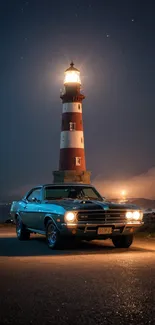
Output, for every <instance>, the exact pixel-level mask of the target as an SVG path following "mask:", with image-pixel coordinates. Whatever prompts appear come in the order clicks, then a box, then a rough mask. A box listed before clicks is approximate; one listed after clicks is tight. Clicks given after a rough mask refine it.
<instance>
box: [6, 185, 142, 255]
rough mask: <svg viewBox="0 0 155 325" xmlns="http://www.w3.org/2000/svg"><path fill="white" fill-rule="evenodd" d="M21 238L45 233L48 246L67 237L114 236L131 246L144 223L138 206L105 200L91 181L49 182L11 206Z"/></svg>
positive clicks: (117, 242) (120, 243)
mask: <svg viewBox="0 0 155 325" xmlns="http://www.w3.org/2000/svg"><path fill="white" fill-rule="evenodd" d="M10 214H11V218H12V219H13V220H14V222H15V224H16V233H17V238H18V239H19V240H26V239H29V238H30V234H31V233H38V234H42V235H45V236H46V240H47V244H48V247H49V248H52V249H54V248H57V247H60V246H61V245H62V244H63V241H65V239H67V238H68V239H69V240H71V239H73V238H74V239H75V238H77V239H80V240H88V241H90V240H94V239H102V240H103V239H107V238H111V239H112V242H113V244H114V246H115V247H119V248H128V247H130V245H131V244H132V241H133V233H134V232H135V230H136V229H137V228H138V227H140V226H141V225H142V224H143V212H142V210H141V209H139V208H138V207H137V206H134V205H130V204H129V205H128V204H119V203H117V204H116V203H112V202H106V200H105V199H104V198H103V197H102V196H101V195H100V194H99V193H98V191H97V190H96V189H95V187H94V186H92V185H90V184H89V185H85V184H46V185H41V186H37V187H35V188H33V189H31V190H30V191H29V192H28V193H27V194H26V195H25V196H24V197H23V198H22V199H21V201H14V202H13V203H12V205H11V209H10Z"/></svg>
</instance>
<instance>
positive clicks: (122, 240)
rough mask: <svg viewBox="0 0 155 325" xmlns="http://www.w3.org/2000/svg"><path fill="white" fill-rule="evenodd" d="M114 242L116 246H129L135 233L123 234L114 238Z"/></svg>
mask: <svg viewBox="0 0 155 325" xmlns="http://www.w3.org/2000/svg"><path fill="white" fill-rule="evenodd" d="M112 242H113V244H114V246H115V247H116V248H129V247H130V246H131V244H132V242H133V235H132V234H131V235H122V236H116V237H113V238H112Z"/></svg>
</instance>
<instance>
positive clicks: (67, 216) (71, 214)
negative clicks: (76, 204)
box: [65, 212, 76, 223]
mask: <svg viewBox="0 0 155 325" xmlns="http://www.w3.org/2000/svg"><path fill="white" fill-rule="evenodd" d="M65 221H66V222H67V223H74V222H75V221H76V214H75V213H74V212H66V213H65Z"/></svg>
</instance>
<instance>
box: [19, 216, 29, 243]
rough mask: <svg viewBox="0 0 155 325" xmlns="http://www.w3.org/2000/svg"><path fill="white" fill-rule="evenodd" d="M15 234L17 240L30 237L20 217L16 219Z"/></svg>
mask: <svg viewBox="0 0 155 325" xmlns="http://www.w3.org/2000/svg"><path fill="white" fill-rule="evenodd" d="M16 234H17V238H18V239H19V240H28V239H29V238H30V232H29V231H28V230H27V229H26V227H25V226H24V224H23V222H22V220H21V218H20V217H17V220H16Z"/></svg>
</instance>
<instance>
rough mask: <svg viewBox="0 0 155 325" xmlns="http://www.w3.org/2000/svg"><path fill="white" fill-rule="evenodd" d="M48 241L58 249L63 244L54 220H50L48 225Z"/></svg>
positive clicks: (50, 246)
mask: <svg viewBox="0 0 155 325" xmlns="http://www.w3.org/2000/svg"><path fill="white" fill-rule="evenodd" d="M46 242H47V245H48V247H49V248H51V249H56V248H58V247H60V244H61V239H60V234H59V232H58V230H57V228H56V226H55V225H54V224H53V222H52V221H49V222H48V224H47V226H46Z"/></svg>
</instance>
